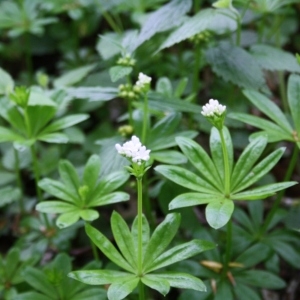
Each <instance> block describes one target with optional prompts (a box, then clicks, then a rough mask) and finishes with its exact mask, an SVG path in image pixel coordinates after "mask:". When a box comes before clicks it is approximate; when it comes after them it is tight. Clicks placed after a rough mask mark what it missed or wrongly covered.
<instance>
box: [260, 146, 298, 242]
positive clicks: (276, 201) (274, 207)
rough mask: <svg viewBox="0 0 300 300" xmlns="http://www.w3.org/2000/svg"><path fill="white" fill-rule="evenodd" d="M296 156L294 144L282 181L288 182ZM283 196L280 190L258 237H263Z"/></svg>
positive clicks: (296, 148) (296, 149) (295, 162)
mask: <svg viewBox="0 0 300 300" xmlns="http://www.w3.org/2000/svg"><path fill="white" fill-rule="evenodd" d="M298 154H299V148H298V146H297V145H296V144H294V150H293V154H292V158H291V160H290V162H289V166H288V169H287V171H286V173H285V175H284V178H283V181H288V180H290V178H291V176H292V174H293V171H294V169H295V167H296V164H297V158H298ZM283 195H284V190H281V191H280V192H279V193H278V195H277V197H276V200H275V202H274V204H273V206H272V208H271V210H270V211H269V213H268V215H267V217H266V221H265V223H264V224H263V226H262V227H261V231H260V236H263V235H264V234H265V233H266V231H267V230H268V227H269V225H270V223H271V221H272V220H273V217H274V215H275V213H276V212H277V210H278V207H279V205H280V203H281V199H282V197H283Z"/></svg>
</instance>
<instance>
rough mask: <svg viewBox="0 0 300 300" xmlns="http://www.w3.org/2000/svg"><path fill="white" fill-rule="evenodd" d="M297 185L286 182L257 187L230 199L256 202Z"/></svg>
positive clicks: (292, 182)
mask: <svg viewBox="0 0 300 300" xmlns="http://www.w3.org/2000/svg"><path fill="white" fill-rule="evenodd" d="M295 184H298V182H296V181H288V182H279V183H272V184H268V185H264V186H262V187H258V188H255V189H252V190H249V191H245V192H242V193H237V194H234V195H232V196H231V199H234V200H257V199H264V198H267V197H270V196H272V195H274V194H275V193H276V192H278V191H280V190H284V189H287V188H288V187H290V186H293V185H295Z"/></svg>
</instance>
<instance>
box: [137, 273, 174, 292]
mask: <svg viewBox="0 0 300 300" xmlns="http://www.w3.org/2000/svg"><path fill="white" fill-rule="evenodd" d="M141 280H142V282H143V283H144V284H145V285H147V286H149V287H150V288H151V289H154V290H156V291H158V292H159V293H161V294H162V295H164V296H166V295H167V294H168V293H169V291H170V284H169V282H168V281H167V280H165V279H163V278H158V277H157V276H156V274H155V275H151V274H146V275H145V276H143V277H142V279H141Z"/></svg>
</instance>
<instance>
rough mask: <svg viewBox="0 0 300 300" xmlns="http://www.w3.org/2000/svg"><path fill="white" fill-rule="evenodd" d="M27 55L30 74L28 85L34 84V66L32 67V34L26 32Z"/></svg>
mask: <svg viewBox="0 0 300 300" xmlns="http://www.w3.org/2000/svg"><path fill="white" fill-rule="evenodd" d="M25 52H26V53H25V57H26V69H27V76H28V85H31V84H32V81H33V67H32V55H31V44H30V34H29V33H28V32H26V33H25Z"/></svg>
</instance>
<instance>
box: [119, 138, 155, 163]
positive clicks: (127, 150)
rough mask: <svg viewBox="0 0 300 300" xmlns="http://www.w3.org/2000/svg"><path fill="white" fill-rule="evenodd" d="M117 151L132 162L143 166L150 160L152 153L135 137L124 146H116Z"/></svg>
mask: <svg viewBox="0 0 300 300" xmlns="http://www.w3.org/2000/svg"><path fill="white" fill-rule="evenodd" d="M115 147H116V149H117V151H118V153H119V154H121V155H123V156H125V157H127V158H129V159H130V160H131V161H132V162H134V163H137V164H138V165H141V163H142V161H148V160H149V159H150V155H149V153H150V151H151V150H147V149H146V147H145V146H143V145H142V143H141V142H140V139H139V138H138V137H136V136H135V135H134V136H132V138H131V140H130V141H128V142H126V143H124V144H123V146H121V145H120V144H116V146H115Z"/></svg>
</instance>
